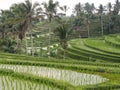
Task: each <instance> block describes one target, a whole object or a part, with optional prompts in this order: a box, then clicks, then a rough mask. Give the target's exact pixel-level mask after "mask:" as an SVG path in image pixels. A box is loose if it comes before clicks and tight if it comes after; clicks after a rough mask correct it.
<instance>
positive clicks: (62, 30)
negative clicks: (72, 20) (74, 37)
mask: <svg viewBox="0 0 120 90" xmlns="http://www.w3.org/2000/svg"><path fill="white" fill-rule="evenodd" d="M71 32H72V29H70V25H69V24H67V23H62V24H60V25H59V26H58V27H56V29H55V34H56V35H57V36H58V37H59V42H60V45H61V47H62V48H63V50H64V59H65V51H66V49H67V46H68V44H67V40H68V35H69V34H70V33H71Z"/></svg>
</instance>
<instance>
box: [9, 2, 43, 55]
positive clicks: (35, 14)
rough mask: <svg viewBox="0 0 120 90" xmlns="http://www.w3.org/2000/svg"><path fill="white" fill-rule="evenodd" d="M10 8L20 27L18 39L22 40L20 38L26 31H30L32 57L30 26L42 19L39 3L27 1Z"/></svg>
mask: <svg viewBox="0 0 120 90" xmlns="http://www.w3.org/2000/svg"><path fill="white" fill-rule="evenodd" d="M11 8H12V10H13V12H14V13H15V14H16V16H17V18H16V19H17V20H19V22H18V24H19V26H20V27H21V32H20V35H19V37H20V39H21V40H22V38H24V37H25V33H26V31H27V29H29V31H30V37H31V48H32V56H34V48H33V38H32V26H33V21H35V20H36V19H39V18H40V17H42V15H41V14H40V13H41V11H42V8H41V7H40V5H39V3H34V4H32V2H31V1H29V0H26V1H25V3H20V4H17V5H16V4H15V5H14V6H13V7H11Z"/></svg>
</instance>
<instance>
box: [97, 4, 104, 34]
mask: <svg viewBox="0 0 120 90" xmlns="http://www.w3.org/2000/svg"><path fill="white" fill-rule="evenodd" d="M103 11H104V7H103V5H102V4H100V6H99V10H98V13H99V14H100V23H101V32H102V36H103V35H104V32H103V18H102V17H103Z"/></svg>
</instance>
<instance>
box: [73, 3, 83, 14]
mask: <svg viewBox="0 0 120 90" xmlns="http://www.w3.org/2000/svg"><path fill="white" fill-rule="evenodd" d="M82 11H83V7H82V4H81V3H78V4H76V5H75V7H74V10H73V13H75V14H76V16H79V15H80V14H81V13H82Z"/></svg>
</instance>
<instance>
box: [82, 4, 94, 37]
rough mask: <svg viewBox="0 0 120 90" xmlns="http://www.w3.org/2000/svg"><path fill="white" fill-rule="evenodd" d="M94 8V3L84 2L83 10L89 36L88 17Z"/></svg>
mask: <svg viewBox="0 0 120 90" xmlns="http://www.w3.org/2000/svg"><path fill="white" fill-rule="evenodd" d="M94 9H95V7H94V4H89V3H85V6H84V10H85V14H86V17H85V19H86V24H87V29H88V37H90V18H91V16H92V15H93V11H94Z"/></svg>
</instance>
